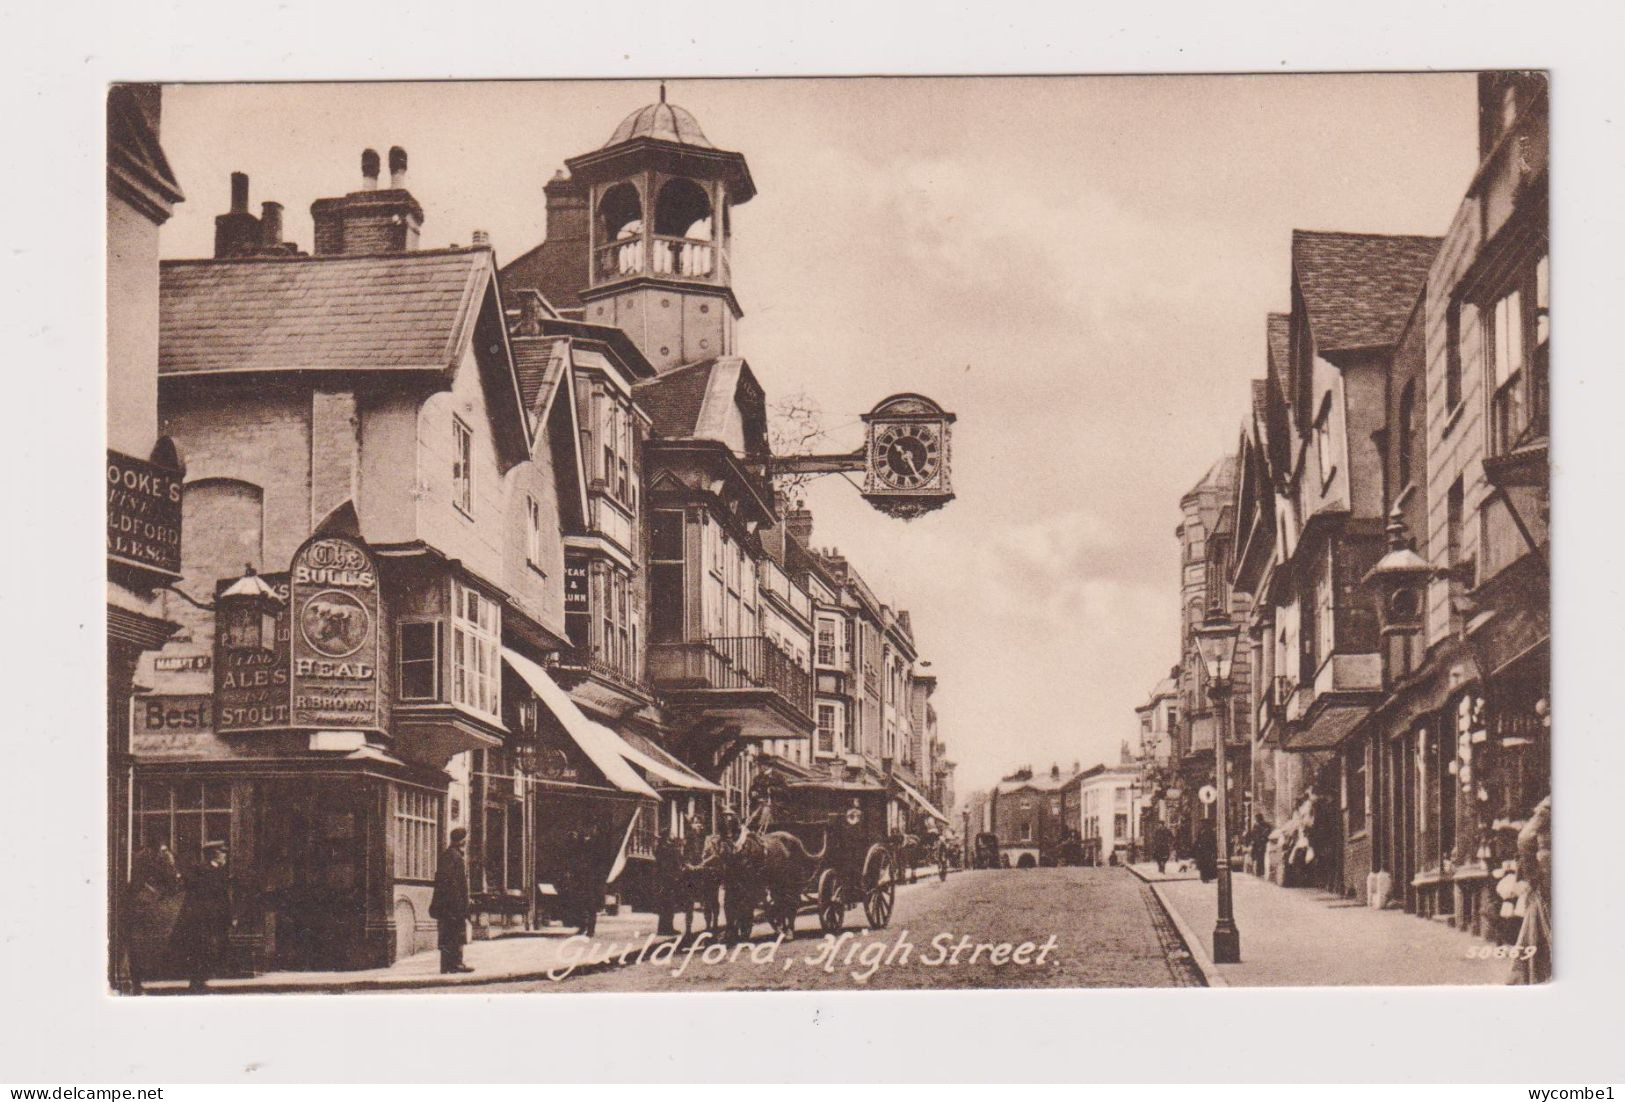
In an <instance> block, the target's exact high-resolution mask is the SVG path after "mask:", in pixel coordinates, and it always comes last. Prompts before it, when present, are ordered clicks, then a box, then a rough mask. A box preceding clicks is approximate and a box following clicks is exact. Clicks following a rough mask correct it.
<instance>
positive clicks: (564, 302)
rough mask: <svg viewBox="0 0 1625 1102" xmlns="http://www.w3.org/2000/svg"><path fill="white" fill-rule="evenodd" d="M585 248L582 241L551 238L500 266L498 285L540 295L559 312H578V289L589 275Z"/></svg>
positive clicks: (588, 279)
mask: <svg viewBox="0 0 1625 1102" xmlns="http://www.w3.org/2000/svg"><path fill="white" fill-rule="evenodd" d="M587 253H588V246H587V242H586V240H584V239H582V238H561V239H559V240H553V239H551V238H549V239H547V240H545V241H543V242H542V243H541V244H540V245H537V246H536V247H535V248H534V249H531V250H530V251H529V252H527V253H524V254H523V255H521V256H518V257H515V258H514V259H513V260H511V261H509V262H508V263H507V264H506V265H504V267H503V269H502V282H503V283H505V284H506V285H508V286H509V287H514V288H524V289H528V290H533V291H537V292H540V293H541V295H542V296H543V297H544V298H546V299H547V301H548V302H550V303H552V304H553V305H554V306H555V307H557V308H558V309H560V310H579V309H581V307H582V305H583V303H582V301H581V289H582V288H583V287H585V286H587V284H588V282H589V281H590V276H591V273H590V271H589V268H588V264H587Z"/></svg>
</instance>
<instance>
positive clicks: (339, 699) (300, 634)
mask: <svg viewBox="0 0 1625 1102" xmlns="http://www.w3.org/2000/svg"><path fill="white" fill-rule="evenodd" d="M289 574H290V583H291V585H290V588H291V596H290V603H289V616H290V623H289V626H288V634H289V637H290V640H291V643H292V648H291V653H292V678H291V680H292V696H293V725H294V726H295V727H320V728H323V729H328V730H377V729H379V728H380V726H381V719H380V716H379V699H378V698H379V685H378V658H379V654H378V651H379V647H378V606H379V601H378V568H377V565H376V564H375V563H374V562H373V558H372V555H371V553H370V552H368V550H367V549H366V547H364V546H363V545H362V544H361V543H360V542H359V541H357V540H354V539H351V538H349V537H347V536H316V537H314V538H312V539H310V540H308V541H307V542H306V543H305V545H304V546H303V547H301V548H300V549H299V551H298V552H297V553H296V554H295V555H294V557H293V566H292V568H291V569H290V571H289Z"/></svg>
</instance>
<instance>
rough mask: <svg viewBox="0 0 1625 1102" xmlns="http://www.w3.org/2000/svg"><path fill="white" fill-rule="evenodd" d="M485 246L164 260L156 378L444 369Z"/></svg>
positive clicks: (461, 339) (482, 285) (456, 352)
mask: <svg viewBox="0 0 1625 1102" xmlns="http://www.w3.org/2000/svg"><path fill="white" fill-rule="evenodd" d="M490 257H491V253H490V250H489V249H485V248H472V249H439V250H433V251H422V252H404V253H388V254H380V255H371V256H300V257H249V258H242V259H230V260H166V261H164V262H163V264H162V265H161V267H160V276H159V326H158V371H159V374H161V375H186V374H202V373H223V372H230V373H238V372H252V371H291V370H309V371H379V370H385V371H388V370H414V369H416V370H439V371H444V370H446V369H448V368H450V367H451V366H453V365H454V364H455V363H456V362H457V360H458V359H459V357H460V356H461V355H462V351H463V347H464V345H465V344H466V341H467V336H468V334H469V332H470V331H471V329H472V326H473V324H474V320H475V318H476V316H477V313H478V310H479V308H480V305H481V301H482V297H483V295H484V293H485V291H486V289H487V288H488V286H489V285H490V283H491V276H492V272H491V268H492V264H491V259H490Z"/></svg>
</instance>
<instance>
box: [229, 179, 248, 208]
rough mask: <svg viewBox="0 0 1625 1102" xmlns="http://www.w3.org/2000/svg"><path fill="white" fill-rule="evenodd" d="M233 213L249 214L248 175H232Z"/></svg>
mask: <svg viewBox="0 0 1625 1102" xmlns="http://www.w3.org/2000/svg"><path fill="white" fill-rule="evenodd" d="M231 213H233V214H247V213H248V173H246V172H233V173H232V174H231Z"/></svg>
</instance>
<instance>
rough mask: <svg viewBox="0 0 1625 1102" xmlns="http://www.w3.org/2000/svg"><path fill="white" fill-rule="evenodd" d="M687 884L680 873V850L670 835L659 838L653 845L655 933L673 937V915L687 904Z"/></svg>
mask: <svg viewBox="0 0 1625 1102" xmlns="http://www.w3.org/2000/svg"><path fill="white" fill-rule="evenodd" d="M687 886H688V885H687V880H686V877H685V876H684V873H683V846H682V843H681V842H679V841H678V840H677V838H676V836H675V835H673V834H672V833H671V832H670V831H666V832H664V833H662V834H661V836H660V841H659V842H658V843H656V844H655V868H654V892H655V913H656V914H658V915H659V916H660V924H659V927H658V928H657V929H656V931H655V932H656V933H661V934H675V933H676V932H677V924H676V922H675V921H674V917H675V914H676V912H677V910H678V909H679V908H680V907H685V906H687V904H688V903H689V902H690V901H689V900H687V899H686V898H684V896H685V894H686V893H685V891H684V889H685V888H686V887H687Z"/></svg>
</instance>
